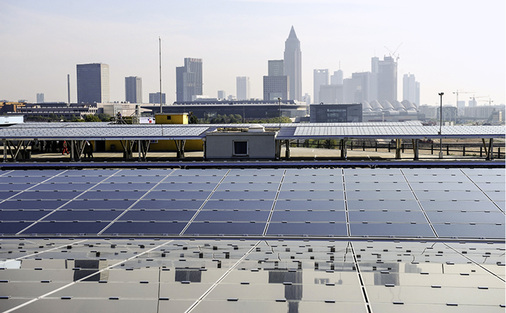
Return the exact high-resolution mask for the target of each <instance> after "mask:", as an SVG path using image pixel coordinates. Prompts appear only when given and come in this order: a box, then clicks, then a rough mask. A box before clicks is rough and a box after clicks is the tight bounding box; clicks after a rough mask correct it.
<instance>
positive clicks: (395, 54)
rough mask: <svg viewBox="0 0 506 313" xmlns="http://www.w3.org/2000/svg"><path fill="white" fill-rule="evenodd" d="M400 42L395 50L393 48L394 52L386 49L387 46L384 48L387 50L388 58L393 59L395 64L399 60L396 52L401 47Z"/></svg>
mask: <svg viewBox="0 0 506 313" xmlns="http://www.w3.org/2000/svg"><path fill="white" fill-rule="evenodd" d="M402 44H403V43H402V42H401V43H400V44H399V45H398V46H397V48H395V50H394V51H393V52H392V50H390V48H388V47H387V46H385V49H387V50H388V52H390V56H391V57H392V58H395V62H397V60H399V58H400V57H399V54H398V53H397V51H398V50H399V48H400V47H401V46H402Z"/></svg>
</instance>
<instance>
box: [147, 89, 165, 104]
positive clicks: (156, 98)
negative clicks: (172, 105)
mask: <svg viewBox="0 0 506 313" xmlns="http://www.w3.org/2000/svg"><path fill="white" fill-rule="evenodd" d="M149 103H152V104H160V92H150V93H149ZM162 104H165V93H162Z"/></svg>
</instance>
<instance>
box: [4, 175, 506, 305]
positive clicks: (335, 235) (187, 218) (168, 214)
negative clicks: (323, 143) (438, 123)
mask: <svg viewBox="0 0 506 313" xmlns="http://www.w3.org/2000/svg"><path fill="white" fill-rule="evenodd" d="M504 178H505V177H504V169H457V168H455V169H351V168H350V169H256V170H255V169H244V170H241V169H205V170H199V169H191V170H183V169H146V170H142V169H135V170H129V169H127V170H118V169H107V170H104V169H100V170H98V169H97V170H61V171H60V170H56V171H55V170H51V171H44V170H40V171H38V170H29V171H3V172H0V233H1V235H2V236H3V237H0V238H1V239H0V268H1V269H2V270H0V311H2V312H44V313H45V312H55V311H58V312H77V311H79V312H83V311H86V312H109V311H111V312H258V311H265V312H336V311H338V312H340V311H347V312H398V311H402V312H416V311H421V310H423V311H426V310H433V311H435V312H453V311H455V310H458V311H459V312H460V311H464V312H467V311H469V312H471V311H473V312H477V311H479V312H504V307H505V302H506V299H505V293H504V291H505V288H504V286H505V285H504V283H505V270H504V269H505V267H504V266H505V261H504V253H505V246H504V237H505V227H504V219H505V213H504V212H505V211H504V194H505V182H504Z"/></svg>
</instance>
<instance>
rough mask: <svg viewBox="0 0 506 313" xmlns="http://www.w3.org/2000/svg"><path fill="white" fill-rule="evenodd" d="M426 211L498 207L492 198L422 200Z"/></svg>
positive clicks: (482, 209) (487, 209)
mask: <svg viewBox="0 0 506 313" xmlns="http://www.w3.org/2000/svg"><path fill="white" fill-rule="evenodd" d="M420 203H421V204H422V207H423V209H424V210H425V211H437V210H458V211H460V210H464V211H495V210H497V207H496V206H495V205H494V203H492V202H491V201H490V200H485V201H456V200H455V201H454V200H438V201H436V200H433V201H430V200H422V201H420Z"/></svg>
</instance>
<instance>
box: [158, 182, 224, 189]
mask: <svg viewBox="0 0 506 313" xmlns="http://www.w3.org/2000/svg"><path fill="white" fill-rule="evenodd" d="M215 186H216V183H209V182H208V183H205V182H204V183H194V182H189V183H188V182H183V183H178V182H176V183H168V184H167V183H161V184H159V185H158V186H156V187H155V188H153V191H165V190H175V191H179V190H212V189H213V188H214V187H215Z"/></svg>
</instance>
